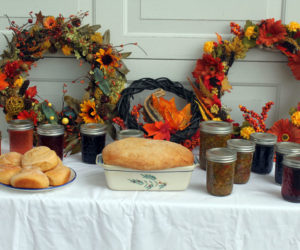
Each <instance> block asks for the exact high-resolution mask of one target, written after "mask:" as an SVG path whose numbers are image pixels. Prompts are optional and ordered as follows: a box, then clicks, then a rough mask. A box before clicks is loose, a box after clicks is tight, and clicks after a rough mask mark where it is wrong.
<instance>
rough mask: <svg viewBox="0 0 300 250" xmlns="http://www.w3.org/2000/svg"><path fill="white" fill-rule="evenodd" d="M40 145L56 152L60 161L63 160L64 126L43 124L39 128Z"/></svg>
mask: <svg viewBox="0 0 300 250" xmlns="http://www.w3.org/2000/svg"><path fill="white" fill-rule="evenodd" d="M37 133H38V145H39V146H46V147H48V148H50V149H52V150H54V151H55V152H56V154H57V156H58V157H60V159H63V152H64V133H65V129H64V126H63V125H59V124H42V125H39V126H38V127H37Z"/></svg>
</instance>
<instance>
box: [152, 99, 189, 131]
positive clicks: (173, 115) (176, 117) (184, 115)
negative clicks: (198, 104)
mask: <svg viewBox="0 0 300 250" xmlns="http://www.w3.org/2000/svg"><path fill="white" fill-rule="evenodd" d="M152 105H153V107H154V108H155V109H156V110H157V111H158V112H159V113H160V115H161V116H162V117H163V118H164V120H165V121H167V122H168V123H169V125H170V127H171V129H172V130H183V129H185V128H186V127H187V126H189V124H190V120H191V118H192V115H191V104H190V103H189V104H187V105H186V106H185V107H184V108H183V109H182V110H181V111H179V110H177V108H176V103H175V98H174V97H173V98H172V99H171V100H170V101H168V100H166V99H164V98H163V97H160V98H159V100H158V98H157V97H156V96H155V95H152Z"/></svg>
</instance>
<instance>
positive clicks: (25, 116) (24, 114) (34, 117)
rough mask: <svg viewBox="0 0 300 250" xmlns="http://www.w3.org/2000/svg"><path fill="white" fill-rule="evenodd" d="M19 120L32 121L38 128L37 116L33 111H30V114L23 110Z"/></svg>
mask: <svg viewBox="0 0 300 250" xmlns="http://www.w3.org/2000/svg"><path fill="white" fill-rule="evenodd" d="M18 119H19V120H32V121H33V124H34V125H35V126H36V125H37V114H36V113H35V112H34V111H33V110H30V112H28V111H27V110H23V111H22V112H20V113H19V114H18Z"/></svg>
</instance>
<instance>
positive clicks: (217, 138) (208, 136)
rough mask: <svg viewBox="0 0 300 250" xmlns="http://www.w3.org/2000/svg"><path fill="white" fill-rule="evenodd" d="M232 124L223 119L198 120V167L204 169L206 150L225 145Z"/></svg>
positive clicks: (229, 137) (229, 136) (229, 135)
mask: <svg viewBox="0 0 300 250" xmlns="http://www.w3.org/2000/svg"><path fill="white" fill-rule="evenodd" d="M231 133H232V124H231V123H229V122H223V121H204V122H200V152H199V159H200V168H202V169H204V170H205V169H206V150H208V149H211V148H220V147H226V146H227V141H228V140H229V139H231Z"/></svg>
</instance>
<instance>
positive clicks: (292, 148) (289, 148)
mask: <svg viewBox="0 0 300 250" xmlns="http://www.w3.org/2000/svg"><path fill="white" fill-rule="evenodd" d="M275 152H276V165H275V182H276V183H278V184H281V183H282V171H283V167H282V162H283V156H284V155H288V154H296V153H299V154H300V144H299V143H295V142H278V143H277V144H276V145H275Z"/></svg>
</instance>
